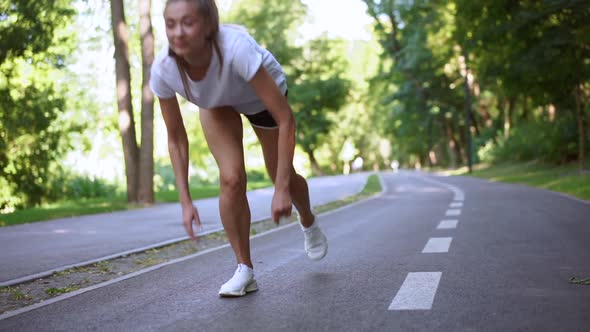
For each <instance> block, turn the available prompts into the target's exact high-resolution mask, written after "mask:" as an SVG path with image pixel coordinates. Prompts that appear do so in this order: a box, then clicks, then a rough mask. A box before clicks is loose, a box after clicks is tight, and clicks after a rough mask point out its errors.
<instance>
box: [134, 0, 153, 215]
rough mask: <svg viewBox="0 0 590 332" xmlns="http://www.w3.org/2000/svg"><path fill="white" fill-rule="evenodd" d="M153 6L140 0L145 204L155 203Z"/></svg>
mask: <svg viewBox="0 0 590 332" xmlns="http://www.w3.org/2000/svg"><path fill="white" fill-rule="evenodd" d="M151 6H152V2H151V0H139V15H140V19H139V32H140V38H141V63H142V82H141V149H140V151H139V188H138V195H139V196H138V202H139V203H140V204H144V205H149V204H153V203H154V94H153V92H152V90H151V89H150V87H149V81H150V68H151V66H152V62H154V34H153V32H152V21H151V11H150V8H151Z"/></svg>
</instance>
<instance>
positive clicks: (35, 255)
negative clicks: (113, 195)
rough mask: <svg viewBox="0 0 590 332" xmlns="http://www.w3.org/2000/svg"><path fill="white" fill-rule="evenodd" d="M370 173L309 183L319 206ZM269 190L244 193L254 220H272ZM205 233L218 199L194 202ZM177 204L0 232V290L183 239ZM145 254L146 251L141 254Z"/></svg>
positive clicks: (213, 222) (215, 221)
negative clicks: (246, 195) (74, 266)
mask: <svg viewBox="0 0 590 332" xmlns="http://www.w3.org/2000/svg"><path fill="white" fill-rule="evenodd" d="M368 174H369V173H355V174H351V175H349V176H327V177H318V178H312V179H310V180H308V182H309V188H310V200H311V202H312V205H314V206H317V205H321V204H325V203H328V202H332V201H336V200H340V199H343V198H345V197H347V196H350V195H354V194H356V193H358V192H360V191H361V190H362V189H363V187H364V185H365V182H366V180H367V177H368ZM273 193H274V191H273V189H272V188H265V189H258V190H254V191H250V192H248V200H249V203H250V210H251V215H252V220H254V221H257V220H263V219H267V218H270V206H271V202H272V195H273ZM195 205H196V206H197V208H198V209H199V215H200V217H201V222H202V224H203V231H202V232H200V233H199V234H205V233H210V232H214V231H218V230H220V229H222V225H221V219H220V217H219V200H218V198H217V197H215V198H209V199H202V200H196V201H195ZM180 217H181V208H180V205H179V204H177V203H174V204H160V205H157V206H154V207H150V208H146V209H136V210H130V211H120V212H113V213H102V214H96V215H89V216H81V217H74V218H64V219H56V220H51V221H46V222H36V223H31V224H24V225H16V226H9V227H0V267H1V268H0V286H2V285H8V284H11V283H13V282H15V281H19V280H22V279H31V278H32V277H39V274H43V273H46V272H48V271H49V272H51V270H53V269H60V268H62V267H67V266H72V265H77V264H87V263H88V262H90V261H92V260H103V259H105V258H107V257H110V256H117V255H119V254H120V253H122V252H128V251H134V250H137V249H141V248H146V247H149V246H151V245H154V244H158V243H164V242H168V241H177V240H180V239H184V238H186V234H185V231H184V228H183V227H182V223H181V219H180ZM144 250H145V249H144Z"/></svg>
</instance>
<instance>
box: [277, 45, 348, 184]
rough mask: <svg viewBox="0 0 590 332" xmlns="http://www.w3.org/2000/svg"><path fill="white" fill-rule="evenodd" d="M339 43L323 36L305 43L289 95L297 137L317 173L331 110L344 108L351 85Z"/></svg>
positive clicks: (328, 127) (329, 126) (329, 129)
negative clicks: (318, 149) (346, 75)
mask: <svg viewBox="0 0 590 332" xmlns="http://www.w3.org/2000/svg"><path fill="white" fill-rule="evenodd" d="M340 44H341V43H339V41H336V40H329V39H328V38H327V37H326V36H321V37H319V38H317V39H314V40H311V41H310V42H309V43H308V44H307V45H305V47H304V52H303V56H302V57H301V58H299V59H297V61H295V63H296V64H297V66H296V67H297V68H298V71H299V72H300V75H299V76H298V78H297V79H296V80H295V82H294V84H293V86H292V87H291V91H292V92H291V95H290V98H289V99H290V103H291V105H292V106H293V111H294V113H295V119H296V121H297V137H296V139H297V143H298V144H299V145H300V146H301V148H302V149H303V150H304V151H305V153H307V156H308V158H309V162H310V164H311V167H312V171H313V173H315V174H318V175H321V174H323V171H322V169H321V167H320V165H319V163H318V161H317V159H316V157H315V154H314V152H315V150H316V149H317V148H319V147H320V146H321V145H322V144H324V140H325V138H326V137H328V134H329V132H330V131H331V130H332V128H333V125H334V121H333V120H332V119H331V118H330V113H333V112H338V111H339V110H340V109H341V108H342V106H343V105H344V104H345V102H346V98H347V96H348V92H349V88H350V86H351V84H350V81H348V80H347V79H345V78H343V74H344V72H345V67H346V61H345V60H344V58H343V54H344V53H343V51H342V49H341V47H340V46H341V45H340Z"/></svg>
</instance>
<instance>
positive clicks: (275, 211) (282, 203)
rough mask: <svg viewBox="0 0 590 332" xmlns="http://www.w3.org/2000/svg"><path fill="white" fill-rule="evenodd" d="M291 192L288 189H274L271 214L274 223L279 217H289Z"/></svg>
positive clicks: (276, 222)
mask: <svg viewBox="0 0 590 332" xmlns="http://www.w3.org/2000/svg"><path fill="white" fill-rule="evenodd" d="M292 204H293V203H292V201H291V194H290V193H289V191H288V190H276V189H275V194H274V196H273V198H272V207H271V214H272V220H273V221H274V222H275V224H278V223H279V220H280V219H281V217H290V216H291V209H292Z"/></svg>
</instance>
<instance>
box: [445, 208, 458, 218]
mask: <svg viewBox="0 0 590 332" xmlns="http://www.w3.org/2000/svg"><path fill="white" fill-rule="evenodd" d="M446 215H447V216H459V215H461V209H449V210H447V213H446Z"/></svg>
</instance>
